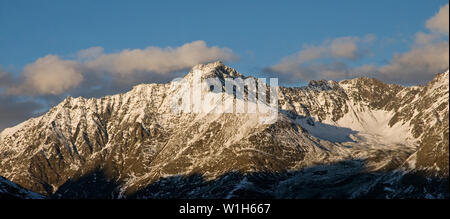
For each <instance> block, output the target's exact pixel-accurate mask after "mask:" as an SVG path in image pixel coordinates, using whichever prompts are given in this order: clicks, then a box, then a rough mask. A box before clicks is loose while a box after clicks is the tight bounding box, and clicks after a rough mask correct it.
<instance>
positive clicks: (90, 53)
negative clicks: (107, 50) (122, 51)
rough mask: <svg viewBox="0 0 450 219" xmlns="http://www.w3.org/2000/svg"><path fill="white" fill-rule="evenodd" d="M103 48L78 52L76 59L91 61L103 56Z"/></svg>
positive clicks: (98, 47) (92, 48)
mask: <svg viewBox="0 0 450 219" xmlns="http://www.w3.org/2000/svg"><path fill="white" fill-rule="evenodd" d="M103 51H104V49H103V47H100V46H95V47H90V48H87V49H83V50H80V51H78V53H77V57H78V58H79V59H81V60H92V59H95V58H97V57H99V56H101V55H102V54H103Z"/></svg>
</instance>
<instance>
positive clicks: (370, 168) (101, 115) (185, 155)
mask: <svg viewBox="0 0 450 219" xmlns="http://www.w3.org/2000/svg"><path fill="white" fill-rule="evenodd" d="M193 72H201V75H202V78H203V79H205V78H210V77H218V78H220V79H221V81H222V82H223V81H224V79H226V78H230V79H232V78H245V76H243V75H241V74H240V73H238V72H237V71H235V70H234V69H232V68H229V67H227V66H225V65H223V64H222V63H220V62H216V63H210V64H207V65H198V66H195V67H194V68H193V70H192V71H191V72H190V73H189V74H187V75H186V76H185V77H184V79H185V80H183V81H182V82H171V83H168V84H142V85H137V86H135V87H134V88H133V89H132V90H131V91H129V92H127V93H125V94H118V95H113V96H106V97H103V98H101V99H93V98H91V99H85V98H81V97H78V98H72V97H68V98H66V99H65V100H64V101H63V102H61V103H60V104H58V105H57V106H55V107H53V108H52V109H50V111H49V112H47V113H46V114H44V115H43V116H41V117H38V118H33V119H30V120H28V121H26V122H24V123H22V124H19V125H18V126H16V127H13V128H9V129H5V130H4V131H3V132H2V133H1V134H0V167H1V168H0V175H3V176H5V177H6V178H7V179H9V180H11V181H13V182H15V183H17V184H19V185H21V186H23V187H24V188H27V189H29V190H31V191H34V192H37V193H40V194H43V195H46V196H49V197H52V198H61V197H62V198H168V197H169V198H170V197H183V198H191V197H197V198H211V197H216V198H233V197H272V198H283V197H295V198H335V197H344V198H358V197H377V198H385V197H394V198H395V197H425V196H427V197H435V198H441V197H447V198H448V187H447V190H445V189H435V190H433V191H432V192H431V193H430V190H426V191H425V190H423V188H425V186H426V185H429V184H427V182H428V181H430V182H431V181H432V182H433V183H441V184H442V183H444V185H445V183H447V185H448V172H449V170H448V159H449V157H448V148H449V144H448V127H449V124H448V112H449V105H448V93H449V90H448V79H449V73H448V71H447V72H446V73H441V74H438V75H437V76H436V78H435V79H434V80H433V81H431V82H430V83H428V84H427V85H426V86H424V87H403V86H400V85H390V84H384V83H382V82H380V81H378V80H375V79H370V78H356V79H352V80H344V81H341V82H334V81H311V82H310V84H309V85H308V86H306V87H300V88H285V87H279V89H278V99H279V102H278V103H279V104H278V106H279V113H278V119H277V121H276V122H275V123H273V124H261V123H259V122H258V121H259V120H260V119H261V118H262V116H263V115H261V114H258V113H241V114H237V113H224V114H217V113H173V111H172V110H171V104H172V100H173V98H174V97H175V96H176V95H177V94H179V93H180V92H181V93H183V83H187V82H189V81H190V80H192V74H193ZM222 95H223V98H224V99H226V98H233V95H232V94H231V95H230V94H227V93H224V94H222ZM349 170H353V171H349ZM411 174H414V175H415V176H417V177H419V178H420V177H421V178H424V179H425V183H422V184H420V185H416V184H412V183H410V182H409V181H408V180H406V181H405V177H406V176H409V175H411ZM427 179H429V180H428V181H427ZM412 181H414V180H412ZM318 182H320V183H318ZM411 185H412V186H413V187H414V188H416V189H417V190H414V191H416V192H415V193H411V192H410V190H407V188H408V187H409V186H411ZM323 188H327V189H323ZM380 189H381V190H380ZM421 189H422V190H421ZM391 190H393V191H392V192H390V191H391ZM305 191H311V192H309V193H308V192H305ZM419 191H420V192H419Z"/></svg>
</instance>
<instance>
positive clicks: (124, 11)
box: [0, 0, 449, 130]
mask: <svg viewBox="0 0 450 219" xmlns="http://www.w3.org/2000/svg"><path fill="white" fill-rule="evenodd" d="M448 11H449V6H448V0H395V1H392V0H377V1H368V0H367V1H361V0H342V1H332V0H328V1H325V0H323V1H312V0H311V1H282V0H279V1H264V0H259V1H256V0H254V1H251V0H248V1H242V0H239V1H238V0H228V1H211V0H210V1H206V0H204V1H199V0H197V1H196V0H193V1H181V0H180V1H170V0H165V1H137V0H129V1H115V0H108V1H106V0H77V1H73V0H71V1H68V0H39V1H32V0H14V1H13V0H0V130H2V129H3V128H5V127H10V126H12V125H14V124H17V123H19V122H21V121H24V120H25V119H28V118H30V117H31V116H36V115H39V114H41V113H43V112H45V111H47V110H48V109H49V107H51V106H53V105H55V104H57V103H58V102H60V101H61V100H62V99H63V98H64V97H66V96H69V95H70V96H74V97H77V96H84V97H100V96H103V95H107V94H114V93H119V92H124V91H127V90H129V89H130V88H131V87H132V86H133V85H135V84H138V83H152V82H166V81H169V80H171V79H172V78H174V77H177V76H180V75H181V74H184V73H186V72H187V71H188V70H189V68H191V67H192V66H193V65H195V64H198V63H206V62H211V61H215V60H222V61H224V62H225V63H226V64H227V65H229V66H231V67H234V68H236V69H237V70H238V71H240V72H241V73H243V74H244V75H253V76H270V77H278V78H279V79H280V81H279V84H280V85H286V86H302V85H305V84H307V83H308V81H309V80H316V79H327V80H342V79H346V78H354V77H375V78H378V79H380V80H382V81H385V82H388V83H399V84H403V85H411V84H424V83H426V82H427V81H429V80H431V79H432V78H433V77H434V75H435V74H436V73H438V72H440V71H443V70H446V69H448V66H449V64H448V63H449V61H448V59H449V43H448V41H449V40H448V35H449V28H448V26H449V24H448V20H449V12H448ZM169 47H170V48H169Z"/></svg>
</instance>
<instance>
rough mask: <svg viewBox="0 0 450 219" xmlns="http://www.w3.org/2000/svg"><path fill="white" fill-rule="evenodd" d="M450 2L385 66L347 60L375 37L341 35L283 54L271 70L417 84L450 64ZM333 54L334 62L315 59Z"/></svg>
mask: <svg viewBox="0 0 450 219" xmlns="http://www.w3.org/2000/svg"><path fill="white" fill-rule="evenodd" d="M448 27H449V5H448V4H446V5H445V6H442V7H441V8H440V10H439V12H438V13H437V14H435V15H434V16H433V17H431V18H430V19H428V21H427V22H426V28H428V30H429V32H417V33H416V35H415V40H414V42H413V43H412V45H411V49H410V50H409V51H407V52H404V53H402V54H394V56H393V58H392V60H390V61H389V63H388V64H386V65H384V66H379V67H377V66H375V65H363V66H360V67H353V68H350V67H349V66H348V65H347V64H345V63H344V62H343V61H352V60H356V59H358V58H360V57H361V56H362V55H361V54H364V52H365V51H364V50H361V48H360V45H364V44H367V43H371V42H372V41H373V40H374V39H375V38H374V36H373V35H367V36H365V37H364V38H362V39H359V38H358V37H341V38H337V39H334V40H332V41H327V42H325V43H323V44H322V45H320V46H312V47H306V48H304V49H303V50H301V51H299V52H298V53H297V54H295V55H293V56H288V57H286V58H283V59H282V60H281V61H280V62H279V63H278V64H276V65H274V66H272V67H270V68H268V71H270V72H275V73H278V76H279V77H281V78H285V79H288V80H292V79H293V78H294V79H300V80H314V79H333V80H340V79H344V78H351V77H361V76H370V77H376V78H379V79H381V80H384V81H387V82H395V83H404V84H414V83H425V82H427V81H429V80H431V79H432V78H433V77H434V75H435V74H436V73H438V72H442V71H444V70H447V69H448V68H449V43H448V34H449V28H448ZM324 57H328V58H331V59H332V61H331V63H314V62H313V61H317V60H318V59H320V58H324Z"/></svg>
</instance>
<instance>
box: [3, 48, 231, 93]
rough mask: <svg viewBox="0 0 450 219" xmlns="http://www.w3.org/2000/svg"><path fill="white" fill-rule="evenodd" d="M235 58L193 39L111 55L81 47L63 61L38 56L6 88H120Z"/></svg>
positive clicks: (53, 90)
mask: <svg viewBox="0 0 450 219" xmlns="http://www.w3.org/2000/svg"><path fill="white" fill-rule="evenodd" d="M237 58H238V57H237V55H235V54H234V53H233V52H232V51H231V49H228V48H220V47H217V46H212V47H208V46H207V45H206V43H205V42H204V41H194V42H191V43H186V44H184V45H182V46H180V47H176V48H171V47H168V48H159V47H148V48H146V49H133V50H131V49H125V50H123V51H120V52H117V53H110V54H106V53H104V49H103V48H102V47H91V48H88V49H85V50H80V51H79V52H78V53H77V55H76V58H75V60H62V59H60V57H58V56H55V55H47V56H45V57H42V58H39V59H37V60H36V62H34V63H31V64H28V65H27V66H26V67H25V68H24V70H23V71H22V72H21V80H20V82H19V83H16V84H15V85H14V86H12V87H10V88H8V93H10V94H15V95H60V94H63V93H65V92H67V91H70V90H72V91H74V89H77V88H79V89H86V88H89V87H96V88H97V89H98V88H99V87H103V88H105V87H108V89H111V90H114V89H115V88H118V89H120V91H123V89H125V88H127V87H128V88H129V87H130V86H132V85H134V84H136V83H148V82H161V81H164V80H170V79H171V78H173V77H175V76H177V75H176V73H177V72H179V71H182V70H186V69H189V68H191V67H193V66H194V65H196V64H201V63H207V62H212V61H217V60H222V61H232V60H236V59H237ZM0 76H1V75H0ZM2 77H3V76H2ZM84 79H87V80H84ZM74 92H79V93H83V92H88V91H84V90H83V91H74Z"/></svg>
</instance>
